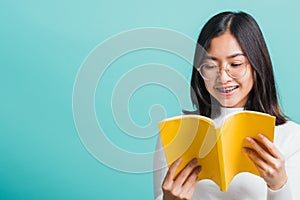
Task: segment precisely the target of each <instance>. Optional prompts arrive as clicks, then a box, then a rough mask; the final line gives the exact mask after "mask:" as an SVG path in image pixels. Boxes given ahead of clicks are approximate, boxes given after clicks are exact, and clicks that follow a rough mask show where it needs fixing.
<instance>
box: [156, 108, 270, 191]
mask: <svg viewBox="0 0 300 200" xmlns="http://www.w3.org/2000/svg"><path fill="white" fill-rule="evenodd" d="M158 126H159V130H160V136H161V140H162V144H163V147H164V152H165V155H166V159H167V163H168V166H170V165H171V164H172V163H173V162H174V161H175V160H177V159H178V158H179V157H182V163H181V165H180V166H179V168H178V169H177V172H176V175H177V174H178V173H179V172H180V171H181V170H182V169H183V168H184V166H185V165H186V164H187V163H188V162H189V161H191V160H192V159H193V158H197V160H198V164H199V165H201V166H202V170H201V172H200V174H199V176H198V181H200V180H202V179H210V180H212V181H214V182H215V183H216V184H217V185H218V186H219V187H220V189H221V191H226V190H227V188H228V186H229V184H230V182H231V181H232V179H233V178H234V176H235V175H237V174H238V173H240V172H250V173H252V174H255V175H259V174H258V171H257V169H256V167H255V165H254V164H253V163H252V161H251V160H250V159H249V158H248V156H247V155H246V154H245V153H244V152H243V150H242V147H250V146H249V145H248V144H247V143H246V141H245V138H246V137H247V136H249V137H252V138H254V139H258V138H257V135H258V134H259V133H261V134H263V135H265V136H266V137H267V138H268V139H269V140H270V141H272V142H273V140H274V128H275V117H274V116H271V115H268V114H265V113H260V112H255V111H242V112H239V113H235V114H232V115H229V116H228V117H226V118H225V120H224V122H223V123H222V125H221V126H220V127H216V126H215V124H214V121H213V120H212V119H210V118H208V117H204V116H200V115H181V116H176V117H172V118H168V119H165V120H163V121H161V122H159V123H158Z"/></svg>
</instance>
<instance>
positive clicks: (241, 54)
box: [204, 53, 245, 60]
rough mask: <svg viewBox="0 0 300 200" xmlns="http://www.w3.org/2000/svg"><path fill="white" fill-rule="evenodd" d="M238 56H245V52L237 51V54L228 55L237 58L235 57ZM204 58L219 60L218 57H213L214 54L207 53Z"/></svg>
mask: <svg viewBox="0 0 300 200" xmlns="http://www.w3.org/2000/svg"><path fill="white" fill-rule="evenodd" d="M237 56H245V54H243V53H235V54H232V55H230V56H227V57H226V58H235V57H237ZM204 59H209V60H218V58H216V57H213V56H208V55H206V56H205V57H204Z"/></svg>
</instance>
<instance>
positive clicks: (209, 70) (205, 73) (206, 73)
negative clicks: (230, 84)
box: [199, 63, 219, 79]
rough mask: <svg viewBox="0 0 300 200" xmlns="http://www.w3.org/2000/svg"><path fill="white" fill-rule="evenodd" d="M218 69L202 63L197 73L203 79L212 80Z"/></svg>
mask: <svg viewBox="0 0 300 200" xmlns="http://www.w3.org/2000/svg"><path fill="white" fill-rule="evenodd" d="M218 70H219V67H218V66H216V65H215V64H212V63H204V64H202V65H201V66H200V68H199V72H200V74H201V76H202V77H203V78H204V79H213V78H214V77H216V75H217V73H218Z"/></svg>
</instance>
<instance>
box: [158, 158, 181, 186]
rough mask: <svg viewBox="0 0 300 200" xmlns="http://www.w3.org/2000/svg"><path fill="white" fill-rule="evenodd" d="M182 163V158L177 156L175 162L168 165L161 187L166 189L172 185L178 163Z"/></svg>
mask: <svg viewBox="0 0 300 200" xmlns="http://www.w3.org/2000/svg"><path fill="white" fill-rule="evenodd" d="M181 163H182V158H178V159H177V160H176V161H175V162H173V163H172V165H171V166H170V168H169V170H168V172H167V174H166V176H165V179H164V181H163V185H162V187H163V189H164V190H168V189H170V188H171V187H172V184H173V180H174V174H175V172H176V170H177V168H178V167H179V166H180V164H181Z"/></svg>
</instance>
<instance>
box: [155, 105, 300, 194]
mask: <svg viewBox="0 0 300 200" xmlns="http://www.w3.org/2000/svg"><path fill="white" fill-rule="evenodd" d="M241 110H243V108H222V109H221V116H219V117H218V118H217V119H215V122H216V123H217V124H221V123H222V120H223V118H224V117H225V116H226V115H227V114H232V113H234V112H239V111H241ZM274 144H275V145H276V147H277V148H278V149H279V151H280V152H281V153H282V154H283V155H284V157H285V165H286V166H285V169H286V172H287V175H288V181H287V183H286V184H285V185H284V186H283V187H282V188H281V189H280V190H276V191H274V190H271V189H269V188H268V187H267V185H266V183H265V181H264V180H263V179H262V178H261V177H259V176H256V175H253V174H250V173H246V172H245V173H240V174H238V175H236V176H235V177H234V179H233V180H232V182H231V183H230V185H229V187H228V189H227V191H226V192H221V191H220V189H219V187H218V186H217V185H216V184H215V183H214V182H212V181H211V180H201V181H199V182H198V183H197V186H196V189H195V191H194V194H193V197H192V199H193V200H196V199H199V200H250V199H251V200H300V125H298V124H296V123H294V122H292V121H287V122H286V123H285V124H283V125H280V126H276V127H275V133H274ZM162 149H163V148H162V144H161V139H160V137H158V140H157V145H156V152H155V155H154V196H155V199H156V200H161V199H163V192H162V189H161V186H162V183H163V180H164V177H165V175H166V173H167V171H168V167H167V162H166V158H165V154H164V152H163V150H162ZM200 173H201V172H200Z"/></svg>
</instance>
